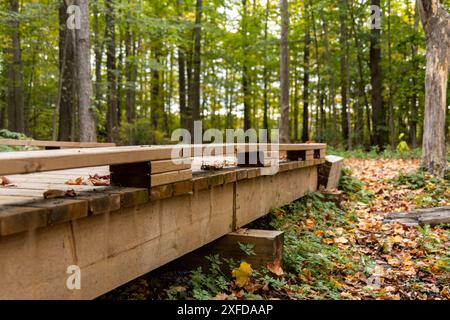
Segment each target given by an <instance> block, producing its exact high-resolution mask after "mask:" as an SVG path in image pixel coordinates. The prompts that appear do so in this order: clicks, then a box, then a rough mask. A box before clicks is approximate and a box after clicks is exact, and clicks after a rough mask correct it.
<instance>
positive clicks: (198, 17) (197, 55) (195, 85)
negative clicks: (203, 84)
mask: <svg viewBox="0 0 450 320" xmlns="http://www.w3.org/2000/svg"><path fill="white" fill-rule="evenodd" d="M202 12H203V0H196V4H195V26H194V28H193V29H192V64H191V65H192V72H191V77H192V80H191V81H190V82H189V86H190V88H189V104H190V106H189V108H190V111H191V112H192V121H196V120H200V79H201V72H202V66H201V48H202V46H201V43H202V42H201V41H202ZM190 126H191V128H190V130H191V132H192V131H193V123H191V124H190Z"/></svg>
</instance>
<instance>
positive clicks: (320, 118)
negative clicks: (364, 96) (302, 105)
mask: <svg viewBox="0 0 450 320" xmlns="http://www.w3.org/2000/svg"><path fill="white" fill-rule="evenodd" d="M310 5H311V2H310ZM311 22H312V23H311V24H312V28H313V34H314V49H315V56H316V74H317V90H316V103H317V106H316V107H317V108H316V109H317V111H316V141H322V136H323V122H324V113H325V111H324V109H323V93H322V75H321V73H320V53H319V40H318V35H317V28H316V19H315V16H314V10H312V11H311Z"/></svg>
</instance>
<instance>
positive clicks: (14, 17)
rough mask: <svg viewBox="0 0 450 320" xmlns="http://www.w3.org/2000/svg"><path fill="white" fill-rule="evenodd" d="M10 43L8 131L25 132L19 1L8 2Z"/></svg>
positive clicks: (11, 0)
mask: <svg viewBox="0 0 450 320" xmlns="http://www.w3.org/2000/svg"><path fill="white" fill-rule="evenodd" d="M9 4H10V11H11V17H10V18H9V24H10V27H11V43H10V48H9V49H8V53H9V54H8V55H9V57H8V59H9V63H8V129H9V130H11V131H16V132H24V131H25V120H24V99H23V93H24V89H23V62H22V49H21V47H20V22H19V1H18V0H10V1H9Z"/></svg>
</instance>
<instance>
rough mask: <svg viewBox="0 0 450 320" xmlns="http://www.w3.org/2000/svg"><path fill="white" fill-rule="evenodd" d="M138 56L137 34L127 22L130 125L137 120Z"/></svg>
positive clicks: (127, 91)
mask: <svg viewBox="0 0 450 320" xmlns="http://www.w3.org/2000/svg"><path fill="white" fill-rule="evenodd" d="M128 3H130V2H128ZM136 55H137V45H136V33H135V32H131V30H130V25H129V23H128V22H127V25H126V31H125V74H126V78H127V80H126V86H125V115H126V119H127V122H128V123H129V124H133V123H134V122H135V120H136V80H137V66H136Z"/></svg>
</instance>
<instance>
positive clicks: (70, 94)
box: [53, 0, 76, 141]
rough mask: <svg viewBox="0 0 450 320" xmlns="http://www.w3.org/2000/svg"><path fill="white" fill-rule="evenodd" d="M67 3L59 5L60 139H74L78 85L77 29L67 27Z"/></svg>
mask: <svg viewBox="0 0 450 320" xmlns="http://www.w3.org/2000/svg"><path fill="white" fill-rule="evenodd" d="M67 7H68V6H67V4H66V1H65V0H61V1H60V6H59V70H60V75H59V76H60V80H59V81H60V90H59V91H60V92H59V99H58V106H57V107H56V109H57V110H58V114H59V126H58V127H59V130H57V128H56V126H55V127H54V128H53V130H55V135H54V137H55V138H56V131H57V132H58V140H59V141H71V140H74V138H75V136H74V132H72V128H73V121H74V113H75V112H74V111H75V102H76V90H75V89H76V86H75V81H76V79H75V75H76V73H75V72H76V71H75V70H76V69H75V31H74V30H69V29H68V28H67V19H68V18H69V16H68V14H67Z"/></svg>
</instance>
